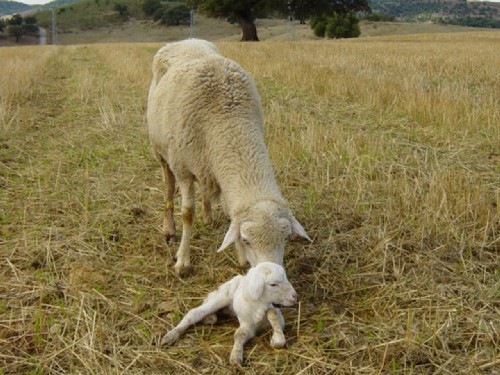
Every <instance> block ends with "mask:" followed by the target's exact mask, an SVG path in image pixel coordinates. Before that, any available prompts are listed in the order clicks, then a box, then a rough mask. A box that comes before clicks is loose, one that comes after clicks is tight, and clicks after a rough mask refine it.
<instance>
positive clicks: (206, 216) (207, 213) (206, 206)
mask: <svg viewBox="0 0 500 375" xmlns="http://www.w3.org/2000/svg"><path fill="white" fill-rule="evenodd" d="M201 220H202V221H203V224H205V225H210V224H212V222H213V216H212V203H211V202H210V199H209V198H207V197H206V196H205V194H203V195H202V196H201Z"/></svg>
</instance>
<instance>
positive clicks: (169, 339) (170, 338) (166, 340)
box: [160, 331, 179, 346]
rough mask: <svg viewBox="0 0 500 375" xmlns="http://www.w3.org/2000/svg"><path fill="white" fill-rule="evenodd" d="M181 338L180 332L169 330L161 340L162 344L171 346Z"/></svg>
mask: <svg viewBox="0 0 500 375" xmlns="http://www.w3.org/2000/svg"><path fill="white" fill-rule="evenodd" d="M177 340H179V334H178V333H177V332H175V331H170V332H168V333H167V334H166V335H165V336H163V338H162V339H161V341H160V345H162V346H170V345H173V344H175V342H176V341H177Z"/></svg>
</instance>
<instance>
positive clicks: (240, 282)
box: [161, 262, 298, 365]
mask: <svg viewBox="0 0 500 375" xmlns="http://www.w3.org/2000/svg"><path fill="white" fill-rule="evenodd" d="M297 298H298V294H297V292H296V291H295V290H294V289H293V286H292V285H291V284H290V283H289V281H288V279H287V277H286V272H285V269H284V268H283V267H282V266H280V265H278V264H276V263H271V262H263V263H259V264H257V265H256V266H255V267H252V268H250V270H249V271H248V273H247V274H246V275H245V276H242V275H238V276H235V277H233V278H232V279H231V280H229V281H227V282H226V283H224V284H222V285H221V286H220V287H219V288H218V289H217V290H216V291H215V292H212V293H210V294H209V295H208V297H207V298H206V299H205V301H204V302H203V304H202V305H201V306H199V307H196V308H194V309H192V310H190V311H189V312H188V313H187V314H186V316H184V318H183V319H182V320H181V322H180V323H179V324H178V325H177V326H176V327H175V328H174V329H172V330H171V331H170V332H168V333H167V334H166V335H165V336H164V337H163V339H162V341H161V344H162V345H172V344H174V343H175V342H176V341H177V340H178V339H179V337H180V335H181V334H182V333H184V331H185V330H186V329H187V328H189V327H190V326H191V325H193V324H195V323H197V322H199V321H201V320H203V319H204V318H205V317H207V316H209V315H211V314H213V313H215V312H217V311H219V310H221V309H224V308H229V310H230V312H231V313H232V314H233V315H235V316H236V317H237V318H238V321H239V323H240V327H239V328H238V329H237V330H236V332H235V334H234V346H233V350H232V351H231V356H230V357H229V361H230V362H231V363H232V364H237V365H241V364H242V363H243V345H245V343H246V342H247V341H248V340H250V339H251V338H252V337H254V336H255V334H256V331H257V330H258V329H259V328H263V327H265V325H266V323H267V322H266V321H265V319H264V316H265V315H266V316H267V320H268V321H269V323H270V324H271V327H272V329H273V336H272V338H271V346H272V347H273V348H282V347H283V346H284V345H285V343H286V339H285V335H284V334H283V328H284V326H285V322H284V320H283V318H282V315H281V314H277V313H276V309H275V308H274V306H273V304H280V305H283V306H292V305H293V304H295V302H297Z"/></svg>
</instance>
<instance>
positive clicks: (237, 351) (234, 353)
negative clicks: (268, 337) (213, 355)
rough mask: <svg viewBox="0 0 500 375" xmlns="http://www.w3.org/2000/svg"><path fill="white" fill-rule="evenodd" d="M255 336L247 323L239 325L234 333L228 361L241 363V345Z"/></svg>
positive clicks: (234, 363) (253, 330) (235, 363)
mask: <svg viewBox="0 0 500 375" xmlns="http://www.w3.org/2000/svg"><path fill="white" fill-rule="evenodd" d="M254 336H255V329H254V328H252V327H250V326H248V325H241V326H240V327H239V328H238V329H237V330H236V332H235V333H234V345H233V349H232V350H231V356H230V357H229V362H230V363H231V364H233V365H240V366H241V365H242V364H243V346H244V345H245V343H246V342H247V341H248V340H250V339H251V338H252V337H254Z"/></svg>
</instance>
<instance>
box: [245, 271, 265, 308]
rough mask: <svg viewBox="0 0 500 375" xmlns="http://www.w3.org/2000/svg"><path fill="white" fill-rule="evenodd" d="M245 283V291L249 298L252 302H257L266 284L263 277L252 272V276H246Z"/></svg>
mask: <svg viewBox="0 0 500 375" xmlns="http://www.w3.org/2000/svg"><path fill="white" fill-rule="evenodd" d="M248 276H251V277H248ZM245 281H246V282H247V287H246V289H247V292H248V295H249V296H250V298H251V299H253V300H254V301H256V300H258V299H259V298H260V296H261V295H262V293H264V286H265V282H266V280H265V279H264V275H261V274H260V273H258V272H252V274H250V275H247V279H246V280H245Z"/></svg>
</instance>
